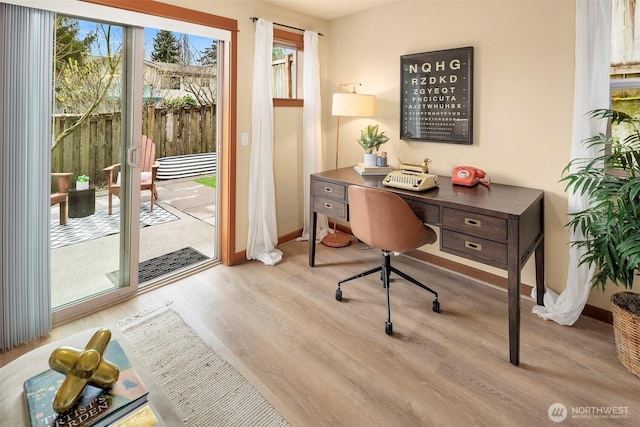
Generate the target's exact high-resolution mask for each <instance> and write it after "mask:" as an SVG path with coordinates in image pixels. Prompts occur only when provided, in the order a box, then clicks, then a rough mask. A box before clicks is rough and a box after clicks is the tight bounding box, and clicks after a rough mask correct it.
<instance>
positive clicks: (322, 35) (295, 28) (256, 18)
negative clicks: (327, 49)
mask: <svg viewBox="0 0 640 427" xmlns="http://www.w3.org/2000/svg"><path fill="white" fill-rule="evenodd" d="M249 19H251V22H253V23H254V24H255V23H256V21H257V20H258V19H260V18H258V17H256V16H252V17H251V18H249ZM273 25H278V26H279V27H286V28H291V29H292V30H298V31H305V30H304V29H303V28H298V27H292V26H291V25H285V24H278V23H277V22H274V23H273ZM318 35H319V36H320V37H324V34H322V33H318Z"/></svg>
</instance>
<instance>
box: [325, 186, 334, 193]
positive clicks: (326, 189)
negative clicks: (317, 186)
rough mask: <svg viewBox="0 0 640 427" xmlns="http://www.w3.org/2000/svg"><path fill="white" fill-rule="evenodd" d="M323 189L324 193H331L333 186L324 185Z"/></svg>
mask: <svg viewBox="0 0 640 427" xmlns="http://www.w3.org/2000/svg"><path fill="white" fill-rule="evenodd" d="M324 191H325V193H333V188H331V187H324Z"/></svg>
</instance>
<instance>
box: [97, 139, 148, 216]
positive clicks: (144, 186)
mask: <svg viewBox="0 0 640 427" xmlns="http://www.w3.org/2000/svg"><path fill="white" fill-rule="evenodd" d="M140 150H141V153H142V154H141V156H140V190H141V191H144V190H149V192H150V194H151V210H153V201H154V200H156V199H157V198H158V192H157V190H156V174H157V172H158V166H159V163H158V162H157V161H156V144H154V142H153V141H152V140H151V139H150V138H148V137H147V136H146V135H142V143H141V144H140ZM103 171H104V172H105V174H106V176H107V186H108V188H109V215H111V210H112V209H111V207H112V197H113V196H114V195H116V196H118V197H120V163H116V164H115V165H111V166H109V167H107V168H104V169H103Z"/></svg>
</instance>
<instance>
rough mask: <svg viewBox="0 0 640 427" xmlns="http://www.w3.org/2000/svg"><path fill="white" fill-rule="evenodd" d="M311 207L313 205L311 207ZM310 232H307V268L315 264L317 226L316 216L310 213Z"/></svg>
mask: <svg viewBox="0 0 640 427" xmlns="http://www.w3.org/2000/svg"><path fill="white" fill-rule="evenodd" d="M312 206H313V205H312ZM310 222H311V230H310V232H309V267H313V266H314V265H315V263H316V227H317V224H318V214H317V213H316V212H315V211H312V212H311V221H310Z"/></svg>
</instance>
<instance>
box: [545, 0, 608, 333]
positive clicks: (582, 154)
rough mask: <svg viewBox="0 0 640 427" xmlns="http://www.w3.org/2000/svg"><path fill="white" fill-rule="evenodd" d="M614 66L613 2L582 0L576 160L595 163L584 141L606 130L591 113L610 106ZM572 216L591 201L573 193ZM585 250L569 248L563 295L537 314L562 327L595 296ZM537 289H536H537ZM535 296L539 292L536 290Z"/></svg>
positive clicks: (574, 236)
mask: <svg viewBox="0 0 640 427" xmlns="http://www.w3.org/2000/svg"><path fill="white" fill-rule="evenodd" d="M610 64H611V0H580V1H576V52H575V88H574V102H573V134H572V145H571V159H579V158H586V159H592V158H594V157H596V156H597V155H598V153H597V152H596V150H595V149H593V148H588V147H585V145H584V144H583V141H584V140H585V139H586V138H589V137H591V136H593V135H596V134H598V133H601V132H602V133H604V132H605V131H606V123H605V122H604V121H603V120H590V119H589V118H588V117H587V116H586V113H588V112H589V111H591V110H594V109H597V108H608V107H609V105H610V95H609V67H610ZM568 197H569V207H568V211H569V212H578V211H581V210H583V209H585V208H586V207H587V206H588V197H587V196H581V195H579V194H571V193H570V194H569V195H568ZM569 239H570V241H575V240H581V239H582V235H581V233H580V230H576V231H575V232H574V231H570V235H569ZM583 253H584V248H577V247H575V246H572V247H570V249H569V271H568V277H567V286H566V288H565V289H564V291H562V293H561V294H560V295H557V294H554V293H552V292H551V291H550V290H548V289H547V291H546V293H545V301H544V303H545V306H544V307H542V306H536V307H534V308H533V312H534V313H536V314H537V315H538V316H540V317H542V318H544V319H547V320H553V321H555V322H557V323H559V324H561V325H573V324H574V323H575V322H576V320H578V318H579V317H580V314H581V313H582V310H583V308H584V306H585V304H586V302H587V298H588V297H589V292H590V290H591V279H592V278H593V274H594V268H593V267H591V268H588V267H587V266H586V265H585V264H583V265H580V266H579V265H578V264H579V262H580V258H581V257H582V255H583ZM534 291H535V289H534ZM534 297H535V292H534Z"/></svg>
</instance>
